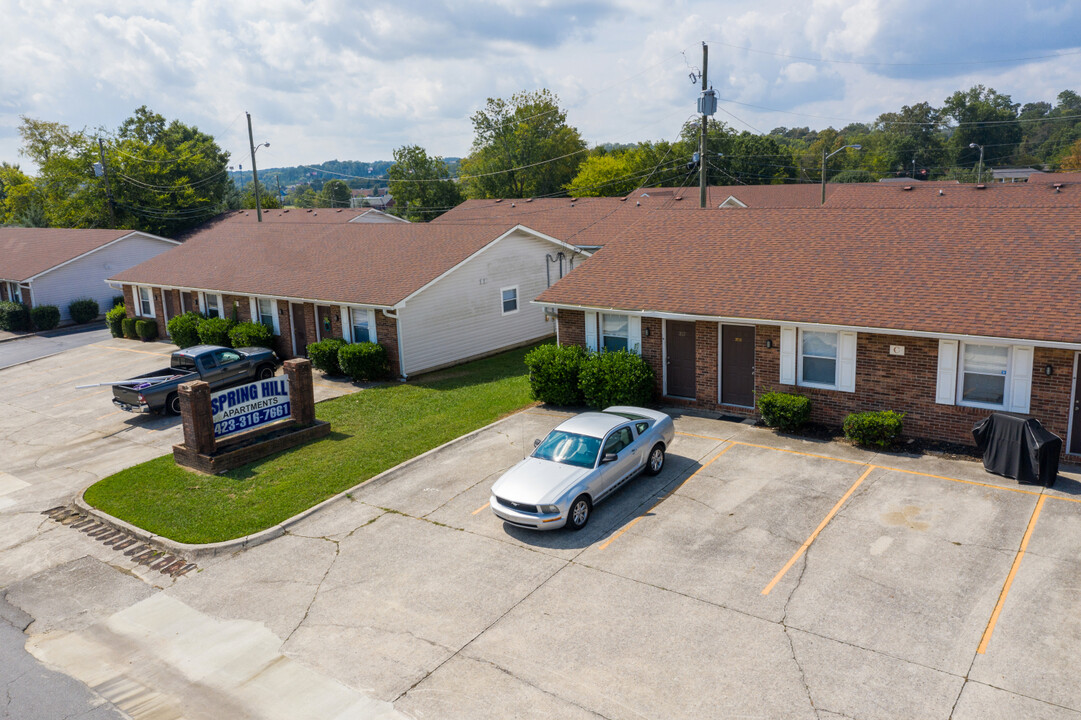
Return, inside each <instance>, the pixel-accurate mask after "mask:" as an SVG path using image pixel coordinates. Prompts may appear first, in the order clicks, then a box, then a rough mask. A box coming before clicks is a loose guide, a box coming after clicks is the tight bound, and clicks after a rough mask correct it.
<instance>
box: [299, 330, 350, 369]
mask: <svg viewBox="0 0 1081 720" xmlns="http://www.w3.org/2000/svg"><path fill="white" fill-rule="evenodd" d="M348 344H349V343H347V342H346V341H345V340H342V339H341V338H327V339H326V340H320V341H319V342H313V343H310V344H309V345H308V359H309V360H311V361H312V367H314V368H315V369H316V370H322V371H323V372H325V373H326V374H327V375H341V374H342V366H341V364H340V363H339V362H338V351H339V350H341V349H342V348H343V347H345V346H346V345H348Z"/></svg>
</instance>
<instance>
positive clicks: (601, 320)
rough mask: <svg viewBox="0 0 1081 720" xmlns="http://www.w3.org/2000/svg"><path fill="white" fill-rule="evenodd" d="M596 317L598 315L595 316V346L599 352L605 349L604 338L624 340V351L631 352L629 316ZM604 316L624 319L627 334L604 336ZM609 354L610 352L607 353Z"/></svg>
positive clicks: (614, 314)
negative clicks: (625, 343)
mask: <svg viewBox="0 0 1081 720" xmlns="http://www.w3.org/2000/svg"><path fill="white" fill-rule="evenodd" d="M597 315H598V316H597V338H598V343H597V346H598V348H599V349H601V350H605V349H607V348H606V346H605V344H604V340H605V338H608V337H614V338H618V337H622V338H623V339H624V340H626V341H627V347H626V349H627V350H628V351H633V350H632V348H631V318H630V316H629V315H624V314H623V313H598V314H597ZM605 316H611V317H621V318H624V319H625V320H626V322H627V334H626V335H625V336H623V335H606V334H605V333H604V318H605ZM609 352H611V351H609Z"/></svg>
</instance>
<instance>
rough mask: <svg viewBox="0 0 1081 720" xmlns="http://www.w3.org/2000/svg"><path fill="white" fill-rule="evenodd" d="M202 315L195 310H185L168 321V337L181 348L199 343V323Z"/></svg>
mask: <svg viewBox="0 0 1081 720" xmlns="http://www.w3.org/2000/svg"><path fill="white" fill-rule="evenodd" d="M202 321H203V316H202V315H200V314H199V313H197V312H186V313H184V314H183V315H177V316H176V317H174V318H173V319H171V320H170V321H169V324H168V329H169V337H171V338H172V339H173V342H174V343H176V346H177V347H179V348H181V349H183V348H188V347H191V346H193V345H198V344H199V323H201V322H202Z"/></svg>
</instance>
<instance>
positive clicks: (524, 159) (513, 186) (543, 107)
mask: <svg viewBox="0 0 1081 720" xmlns="http://www.w3.org/2000/svg"><path fill="white" fill-rule="evenodd" d="M472 120H473V130H474V136H473V150H472V152H471V153H470V155H469V157H467V158H464V159H463V160H462V176H463V180H465V184H466V192H467V194H468V195H469V196H470V197H489V198H493V197H536V196H539V195H551V194H555V193H560V192H562V191H563V187H564V186H565V185H566V184H567V183H569V182H570V181H571V179H572V178H573V177H574V176H575V174H577V172H578V166H579V165H580V164H581V163H582V160H583V159H584V157H585V153H586V144H585V141H584V140H582V137H581V135H580V134H579V133H578V130H577V129H576V128H573V127H571V126H569V125H567V113H566V111H565V110H563V109H561V108H560V107H559V99H558V98H557V97H556V96H555V95H554V94H553V93H552V92H550V91H549V90H538V91H536V92H520V93H516V94H514V95H513V96H511V98H510V100H509V101H508V100H503V99H495V98H488V102H487V105H486V106H485V107H484V109H483V110H479V111H477V112H476V113H474V114H473V118H472Z"/></svg>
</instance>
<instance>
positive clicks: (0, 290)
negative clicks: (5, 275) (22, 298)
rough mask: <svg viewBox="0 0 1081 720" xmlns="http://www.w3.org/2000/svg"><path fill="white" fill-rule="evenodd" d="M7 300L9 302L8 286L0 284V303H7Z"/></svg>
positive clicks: (4, 283)
mask: <svg viewBox="0 0 1081 720" xmlns="http://www.w3.org/2000/svg"><path fill="white" fill-rule="evenodd" d="M8 300H10V298H9V297H8V284H7V283H6V282H0V302H7V301H8Z"/></svg>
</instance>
